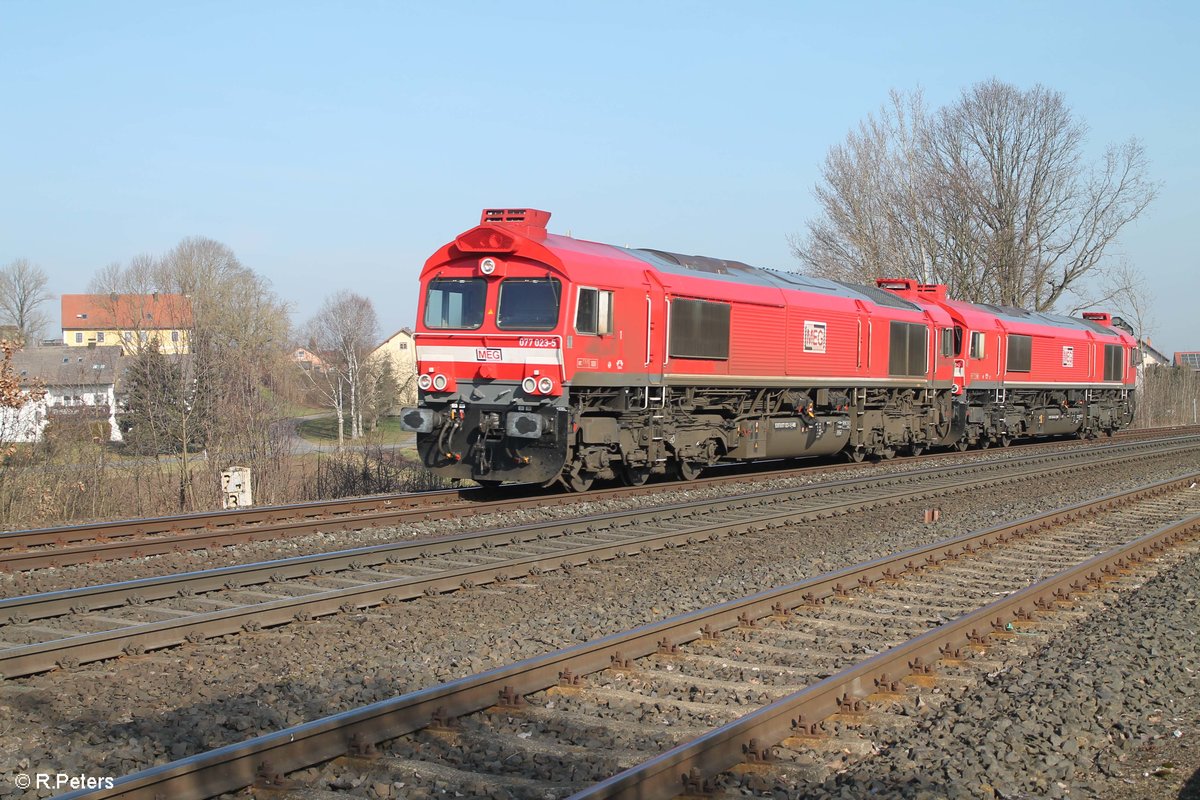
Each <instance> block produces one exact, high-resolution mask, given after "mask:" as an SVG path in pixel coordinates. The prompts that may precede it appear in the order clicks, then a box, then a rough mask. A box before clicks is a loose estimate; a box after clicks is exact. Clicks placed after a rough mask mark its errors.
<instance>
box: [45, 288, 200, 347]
mask: <svg viewBox="0 0 1200 800" xmlns="http://www.w3.org/2000/svg"><path fill="white" fill-rule="evenodd" d="M191 331H192V301H191V300H190V299H189V298H188V297H187V296H186V295H182V294H167V293H165V292H155V293H154V294H64V295H63V296H62V335H63V344H65V345H67V346H68V347H88V346H91V347H103V346H108V345H119V346H120V347H121V348H122V350H123V352H124V353H125V354H126V355H134V354H136V353H139V352H141V350H142V348H144V347H148V346H150V345H151V344H154V345H156V346H157V347H158V349H159V350H160V351H161V352H163V353H167V354H173V355H179V354H183V353H187V352H188V340H189V337H190V334H191Z"/></svg>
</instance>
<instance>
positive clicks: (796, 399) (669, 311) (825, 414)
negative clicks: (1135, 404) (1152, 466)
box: [402, 209, 1135, 490]
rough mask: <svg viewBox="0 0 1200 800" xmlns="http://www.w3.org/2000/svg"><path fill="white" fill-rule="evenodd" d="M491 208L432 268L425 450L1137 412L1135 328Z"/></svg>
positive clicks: (953, 427)
mask: <svg viewBox="0 0 1200 800" xmlns="http://www.w3.org/2000/svg"><path fill="white" fill-rule="evenodd" d="M549 218H550V214H549V213H548V212H545V211H536V210H533V209H498V210H486V211H484V213H483V217H482V220H481V222H480V224H479V225H478V226H476V227H474V228H472V229H471V230H469V231H466V232H465V233H463V234H461V235H459V236H458V237H457V238H456V239H455V240H454V241H453V242H451V243H449V244H447V245H446V246H445V247H443V248H442V249H441V250H439V251H438V252H437V253H435V254H434V255H433V256H432V257H431V258H430V259H429V260H428V262H426V264H425V268H424V270H423V272H422V274H421V299H420V303H419V307H418V314H419V318H418V322H417V329H416V344H417V365H418V388H419V389H420V402H419V405H418V407H416V408H411V409H405V411H404V414H403V417H402V424H403V425H404V427H406V428H407V429H408V430H412V431H415V432H416V434H417V445H418V450H419V451H420V454H421V457H422V460H423V461H424V463H425V464H426V465H427V466H428V467H430V468H431V469H433V470H435V471H436V472H439V473H440V474H443V475H446V476H447V477H458V478H470V479H473V480H476V481H479V482H481V483H484V484H488V483H501V482H509V481H511V482H518V483H539V484H547V485H548V484H551V483H555V482H560V481H561V482H562V483H564V484H566V485H567V486H568V487H570V488H572V489H575V490H583V489H586V488H588V487H589V486H590V485H591V483H592V481H594V480H596V479H612V478H619V479H621V480H623V481H625V482H626V483H629V484H639V483H642V482H644V481H646V480H647V479H648V478H649V477H650V476H651V475H654V474H663V473H670V474H674V475H676V476H678V477H682V478H685V479H687V478H693V477H695V476H696V475H697V474H699V472H700V471H701V470H702V469H703V468H705V467H707V466H710V465H712V464H714V463H716V462H718V461H723V460H732V461H746V460H753V459H760V458H791V457H800V456H814V455H827V454H833V453H837V452H844V453H846V454H847V456H848V457H850V458H852V459H855V460H860V459H862V458H864V457H865V456H868V455H875V456H879V457H884V458H890V457H891V456H893V455H895V454H896V453H897V452H899V451H903V452H906V453H913V454H915V453H919V452H921V451H922V450H924V449H926V448H928V447H941V446H957V447H967V446H970V445H972V444H975V445H979V446H986V445H987V444H990V443H992V442H997V443H999V444H1007V443H1008V442H1009V441H1011V440H1012V438H1014V437H1017V436H1026V435H1055V434H1071V433H1075V434H1080V435H1094V434H1095V433H1096V432H1101V431H1104V432H1111V431H1113V430H1115V429H1117V428H1119V427H1121V426H1123V425H1126V424H1128V422H1129V420H1130V418H1131V416H1132V400H1133V397H1132V394H1133V383H1134V377H1135V376H1134V370H1133V369H1132V368H1131V367H1129V368H1127V367H1126V365H1127V364H1130V363H1131V359H1132V357H1133V351H1134V342H1133V339H1132V337H1130V336H1128V335H1127V334H1125V333H1123V332H1121V331H1119V330H1117V329H1116V328H1114V327H1113V326H1112V325H1111V321H1110V320H1109V319H1108V318H1107V316H1106V315H1095V318H1094V319H1082V320H1080V319H1073V318H1069V317H1062V316H1057V315H1051V314H1035V313H1031V312H1024V311H1021V310H1020V309H1011V308H998V307H989V306H980V305H971V304H966V303H959V302H955V301H951V300H948V299H947V298H946V297H945V289H944V287H937V286H924V285H919V284H915V283H913V282H911V281H907V280H898V281H891V280H883V281H880V285H879V286H854V285H848V284H842V283H838V282H835V281H829V280H824V279H821V278H814V277H808V276H802V275H797V274H793V273H786V272H775V271H771V270H765V269H760V268H756V267H751V266H749V265H747V264H743V263H740V262H736V261H724V260H720V259H715V258H706V257H701V256H684V255H679V254H676V253H667V252H663V251H658V250H635V249H628V248H623V247H615V246H612V245H605V244H598V243H595V242H587V241H581V240H576V239H573V238H570V237H565V236H556V235H553V234H549V233H547V231H546V223H547V222H548V220H549Z"/></svg>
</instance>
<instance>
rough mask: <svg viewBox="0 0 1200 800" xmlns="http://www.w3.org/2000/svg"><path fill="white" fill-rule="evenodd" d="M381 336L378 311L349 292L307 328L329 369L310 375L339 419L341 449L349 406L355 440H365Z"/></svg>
mask: <svg viewBox="0 0 1200 800" xmlns="http://www.w3.org/2000/svg"><path fill="white" fill-rule="evenodd" d="M378 333H379V319H378V317H377V316H376V314H375V306H374V305H373V304H372V303H371V301H370V300H369V299H367V298H365V297H363V296H362V295H359V294H355V293H354V292H349V291H345V290H343V291H340V292H337V293H336V294H333V295H331V296H330V297H328V298H326V299H325V302H324V303H323V304H322V305H321V309H320V311H318V312H317V315H316V316H315V317H313V319H312V321H311V322H309V324H308V338H309V339H310V340H311V341H312V343H313V346H314V348H315V349H316V350H317V351H318V355H319V356H320V357H321V359H322V360H323V361H324V365H323V368H322V369H319V370H308V371H306V373H305V374H307V375H308V376H309V378H310V380H311V381H312V383H313V385H314V386H317V387H318V388H319V390H320V391H321V394H322V395H323V396H324V397H325V399H326V400H327V402H328V403H329V404H330V406H331V407H332V408H333V410H334V414H335V415H336V416H337V426H338V446H339V447H340V446H341V445H342V444H343V443H344V440H345V412H346V410H347V408H346V406H347V405H348V406H349V409H348V410H349V416H350V438H351V439H357V438H359V437H361V436H362V435H363V409H364V405H365V403H366V401H367V393H368V391H369V389H370V386H371V385H372V383H373V381H374V376H373V369H372V367H371V365H370V363H369V360H370V355H371V351H372V350H373V349H374V348H375V343H376V338H377V336H378Z"/></svg>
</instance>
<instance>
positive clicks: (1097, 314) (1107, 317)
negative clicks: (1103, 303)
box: [1083, 311, 1112, 325]
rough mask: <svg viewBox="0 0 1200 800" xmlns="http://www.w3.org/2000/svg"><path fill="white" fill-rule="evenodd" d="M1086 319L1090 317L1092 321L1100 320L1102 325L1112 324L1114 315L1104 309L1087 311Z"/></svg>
mask: <svg viewBox="0 0 1200 800" xmlns="http://www.w3.org/2000/svg"><path fill="white" fill-rule="evenodd" d="M1083 318H1084V319H1090V320H1091V321H1092V322H1099V323H1100V324H1101V325H1112V315H1111V314H1108V313H1107V312H1104V311H1085V312H1083Z"/></svg>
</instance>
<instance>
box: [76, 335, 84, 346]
mask: <svg viewBox="0 0 1200 800" xmlns="http://www.w3.org/2000/svg"><path fill="white" fill-rule="evenodd" d="M75 344H83V333H82V332H77V333H76V334H75Z"/></svg>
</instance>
